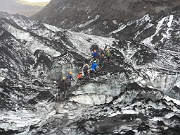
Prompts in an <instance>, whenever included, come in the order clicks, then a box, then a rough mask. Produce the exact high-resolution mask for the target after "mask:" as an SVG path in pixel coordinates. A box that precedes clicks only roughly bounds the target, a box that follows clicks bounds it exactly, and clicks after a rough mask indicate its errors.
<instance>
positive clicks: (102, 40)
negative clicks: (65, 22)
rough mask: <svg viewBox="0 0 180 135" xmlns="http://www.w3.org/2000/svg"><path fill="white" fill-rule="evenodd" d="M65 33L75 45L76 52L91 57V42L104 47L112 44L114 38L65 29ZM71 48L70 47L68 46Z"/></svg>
mask: <svg viewBox="0 0 180 135" xmlns="http://www.w3.org/2000/svg"><path fill="white" fill-rule="evenodd" d="M66 35H67V36H68V38H69V40H70V41H71V42H72V44H73V45H74V46H75V47H76V49H77V52H78V53H79V54H81V55H83V56H85V57H87V56H88V57H91V52H90V47H91V45H93V44H97V45H98V46H99V47H103V48H104V47H105V46H106V45H112V43H113V41H115V39H114V38H106V37H101V36H95V35H87V34H84V33H78V32H73V31H67V32H66ZM69 48H70V49H71V47H70V46H69Z"/></svg>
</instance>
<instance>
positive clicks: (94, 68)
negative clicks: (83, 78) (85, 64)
mask: <svg viewBox="0 0 180 135" xmlns="http://www.w3.org/2000/svg"><path fill="white" fill-rule="evenodd" d="M97 66H98V65H97V63H96V62H94V63H93V64H92V67H91V68H92V70H94V71H95V70H96V67H97Z"/></svg>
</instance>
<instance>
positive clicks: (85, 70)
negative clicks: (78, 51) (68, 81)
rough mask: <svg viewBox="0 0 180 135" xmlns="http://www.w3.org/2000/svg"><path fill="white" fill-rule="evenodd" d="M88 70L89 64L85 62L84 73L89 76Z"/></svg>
mask: <svg viewBox="0 0 180 135" xmlns="http://www.w3.org/2000/svg"><path fill="white" fill-rule="evenodd" d="M88 70H89V65H88V64H85V66H84V67H83V74H84V76H88Z"/></svg>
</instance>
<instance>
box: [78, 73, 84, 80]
mask: <svg viewBox="0 0 180 135" xmlns="http://www.w3.org/2000/svg"><path fill="white" fill-rule="evenodd" d="M82 78H83V77H82V71H79V74H78V76H77V79H78V80H82Z"/></svg>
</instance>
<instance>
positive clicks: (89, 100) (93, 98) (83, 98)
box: [70, 94, 113, 105]
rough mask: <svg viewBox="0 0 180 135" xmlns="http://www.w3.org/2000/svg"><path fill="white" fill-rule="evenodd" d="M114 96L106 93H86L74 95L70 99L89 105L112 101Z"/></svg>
mask: <svg viewBox="0 0 180 135" xmlns="http://www.w3.org/2000/svg"><path fill="white" fill-rule="evenodd" d="M112 99H113V97H111V96H106V95H98V94H84V95H78V96H74V97H72V98H71V99H70V101H74V102H77V103H80V104H87V105H100V104H105V103H109V102H110V101H112Z"/></svg>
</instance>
